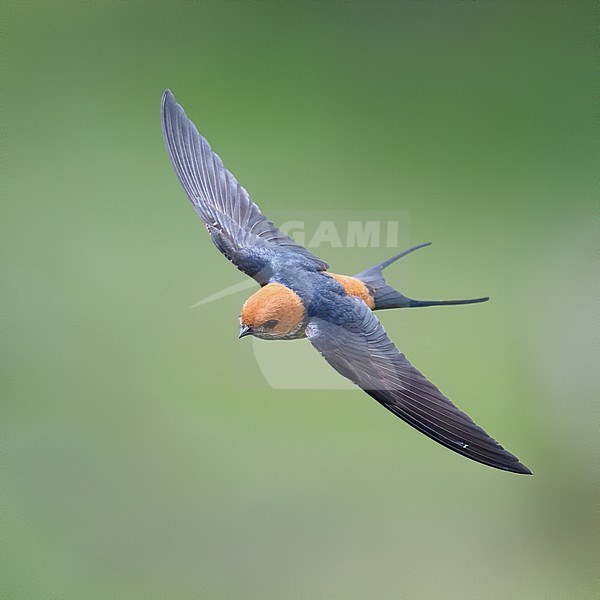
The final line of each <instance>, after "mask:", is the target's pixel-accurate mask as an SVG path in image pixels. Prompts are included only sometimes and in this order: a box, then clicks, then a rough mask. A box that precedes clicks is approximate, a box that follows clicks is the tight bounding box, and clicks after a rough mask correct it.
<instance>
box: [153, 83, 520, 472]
mask: <svg viewBox="0 0 600 600" xmlns="http://www.w3.org/2000/svg"><path fill="white" fill-rule="evenodd" d="M162 122H163V134H164V137H165V142H166V145H167V150H168V151H169V155H170V157H171V162H172V164H173V167H174V168H175V171H176V173H177V175H178V177H179V179H180V181H181V183H182V185H183V187H184V189H185V190H186V192H187V194H188V196H189V198H190V200H191V201H192V204H193V205H194V208H195V209H196V211H197V212H198V214H199V215H200V217H201V218H202V220H203V221H204V223H205V225H206V228H207V230H208V232H209V233H210V235H211V238H212V240H213V242H214V243H215V245H216V246H217V248H219V250H220V251H221V252H222V253H223V254H224V255H225V256H226V257H227V258H228V259H229V260H230V261H231V262H232V263H234V264H235V265H236V266H237V267H238V268H239V269H240V270H241V271H243V272H244V273H246V274H247V275H249V276H251V277H253V278H254V279H255V280H256V281H257V282H258V283H259V284H260V286H261V288H260V289H259V290H258V291H257V292H256V293H255V294H253V295H252V296H251V297H250V298H248V300H247V301H246V302H245V304H244V306H243V307H242V311H241V315H240V337H244V336H246V335H253V336H255V337H257V338H261V339H264V340H295V339H299V338H303V337H307V338H308V339H309V340H310V342H311V344H312V345H313V346H314V347H315V349H316V350H317V351H318V352H319V353H320V354H321V355H322V356H323V357H324V358H325V360H327V362H328V363H329V364H330V365H331V366H332V367H333V368H334V369H335V370H337V371H338V372H339V373H340V374H342V375H343V376H344V377H347V378H348V379H350V380H351V381H353V382H354V383H355V384H357V385H358V386H359V387H361V388H362V389H363V390H364V391H365V392H366V393H367V394H369V395H370V396H372V397H373V398H375V400H377V401H378V402H379V403H380V404H382V405H383V406H384V407H385V408H387V409H388V410H389V411H391V412H392V413H394V414H395V415H396V416H398V417H400V418H401V419H403V420H404V421H406V422H407V423H409V424H410V425H412V426H413V427H414V428H416V429H418V430H419V431H421V432H422V433H424V434H425V435H427V436H428V437H430V438H432V439H434V440H435V441H437V442H438V443H440V444H442V445H444V446H446V447H448V448H450V449H451V450H453V451H455V452H457V453H459V454H462V455H464V456H466V457H468V458H471V459H472V460H475V461H478V462H481V463H484V464H487V465H489V466H492V467H495V468H498V469H502V470H506V471H513V472H516V473H530V471H529V469H528V468H527V467H526V466H525V465H523V464H521V463H520V462H519V461H518V459H517V458H516V457H515V456H514V455H512V454H511V453H510V452H508V451H507V450H505V449H504V448H503V447H502V446H501V445H500V444H499V443H498V442H496V441H495V440H494V439H493V438H491V437H490V436H489V435H488V434H487V433H486V432H485V431H484V430H483V429H481V428H480V427H478V426H477V425H476V424H475V423H474V422H473V421H472V420H471V419H470V418H469V417H468V416H467V415H466V414H465V413H463V412H462V411H460V410H459V409H458V408H457V407H456V406H454V404H452V402H450V400H449V399H448V398H446V397H445V396H444V395H443V394H442V393H441V392H440V390H439V389H438V388H437V387H436V386H435V385H433V384H432V383H431V382H430V381H429V380H428V379H426V378H425V377H424V376H423V375H422V374H421V373H420V372H419V371H418V370H417V369H416V368H415V367H413V366H412V365H411V363H410V362H409V361H408V360H407V359H406V357H405V356H404V354H402V353H400V352H399V351H398V350H397V348H396V347H395V345H394V344H393V342H392V341H391V340H390V338H389V337H388V336H387V334H386V333H385V331H384V329H383V327H382V325H381V323H380V322H379V320H378V319H377V317H376V316H375V314H374V311H376V310H382V309H390V308H400V307H419V306H434V305H447V304H471V303H477V302H484V301H485V300H487V298H475V299H472V300H446V301H420V300H413V299H411V298H408V297H406V296H404V295H403V294H401V293H400V292H398V291H397V290H395V289H394V288H393V287H391V286H390V285H388V284H387V282H386V280H385V278H384V277H383V270H384V269H385V268H386V267H388V266H389V265H390V264H392V263H393V262H394V261H396V260H398V259H399V258H402V257H403V256H405V255H406V254H408V253H410V252H413V251H414V250H417V249H419V248H422V247H424V246H427V245H429V244H420V245H418V246H415V247H413V248H410V249H408V250H405V251H404V252H401V253H400V254H398V255H396V256H394V257H392V258H390V259H389V260H387V261H385V262H383V263H381V264H379V265H376V266H375V267H372V268H371V269H367V270H366V271H363V272H361V273H359V274H357V275H354V276H347V275H338V274H335V273H332V272H330V271H328V267H329V266H328V265H327V263H325V262H324V261H323V260H322V259H320V258H319V257H317V256H315V255H313V254H312V253H311V252H309V251H308V250H307V249H306V248H304V247H303V246H301V245H299V244H298V243H296V242H295V241H294V240H292V239H291V238H289V237H288V236H286V235H285V234H284V233H283V232H281V231H280V230H279V229H277V227H275V225H273V223H271V221H269V220H268V219H267V218H266V217H264V215H263V214H262V213H261V212H260V210H259V209H258V207H257V206H256V204H254V203H253V202H252V200H251V199H250V197H249V196H248V193H247V192H246V190H245V189H244V188H243V187H241V186H240V185H239V183H238V182H237V181H236V179H235V178H234V177H233V175H232V174H231V173H230V172H229V171H227V169H226V168H225V167H224V166H223V163H222V161H221V159H220V158H219V157H218V156H217V155H216V154H215V153H214V152H212V150H211V148H210V146H209V144H208V142H207V141H206V140H205V139H204V138H203V137H202V136H201V135H200V134H199V133H198V131H197V130H196V128H195V126H194V124H193V123H192V122H191V121H190V120H189V119H188V118H187V117H186V115H185V112H184V111H183V109H182V108H181V106H179V105H178V104H177V103H176V101H175V98H174V96H173V95H172V94H171V92H169V91H168V90H167V91H166V92H165V94H164V95H163V103H162Z"/></svg>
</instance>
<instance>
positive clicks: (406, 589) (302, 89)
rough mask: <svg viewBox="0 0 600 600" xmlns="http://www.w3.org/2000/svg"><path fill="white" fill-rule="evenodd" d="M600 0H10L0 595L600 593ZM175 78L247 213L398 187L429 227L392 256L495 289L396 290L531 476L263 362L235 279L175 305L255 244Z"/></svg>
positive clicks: (423, 270)
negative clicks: (173, 157) (242, 320)
mask: <svg viewBox="0 0 600 600" xmlns="http://www.w3.org/2000/svg"><path fill="white" fill-rule="evenodd" d="M596 10H597V9H596V4H595V3H592V2H590V3H587V2H460V3H454V2H399V3H395V4H393V3H386V2H382V3H359V2H356V3H314V2H311V3H309V2H306V3H280V2H276V3H271V2H200V3H195V2H183V3H176V2H173V3H168V2H119V3H116V2H94V3H88V2H81V3H76V2H65V3H58V2H43V3H36V2H11V3H7V2H5V3H3V21H4V32H3V41H2V45H3V46H4V53H3V54H4V57H5V58H4V65H3V72H4V78H3V79H4V88H5V92H4V94H3V100H2V104H3V109H4V110H3V113H2V121H3V175H2V187H3V193H2V200H3V221H4V228H3V229H4V233H3V236H2V238H3V242H2V243H3V259H4V260H3V263H4V265H3V267H4V276H3V282H4V298H5V310H4V311H3V317H4V325H3V330H4V334H3V338H4V339H5V344H4V346H5V348H4V359H3V370H4V377H3V384H4V393H3V397H4V405H3V417H2V428H3V434H2V437H3V451H2V458H3V465H4V468H3V473H4V474H3V484H2V488H3V504H4V506H5V510H4V511H3V519H4V522H3V534H2V546H3V547H4V549H5V559H4V560H3V561H2V562H3V564H2V570H3V573H2V576H1V579H2V581H3V583H2V594H3V595H2V597H3V598H10V599H21V598H22V599H38V598H39V599H46V598H57V599H69V600H70V599H104V598H123V599H129V598H131V599H133V598H169V599H188V598H189V599H193V598H217V599H218V598H269V599H270V598H272V599H287V598H294V599H296V598H335V599H338V598H339V599H348V598H356V599H365V598H369V599H370V598H373V599H379V598H411V599H412V598H416V599H420V598H451V599H455V598H456V599H459V598H460V599H464V598H473V599H475V598H484V597H485V598H501V599H509V598H510V599H513V598H561V599H562V598H568V599H573V598H576V599H579V598H597V597H598V596H599V591H600V590H599V589H598V585H597V582H598V579H597V561H598V552H597V550H598V543H597V538H596V539H595V535H596V534H597V533H598V532H597V531H594V527H595V526H596V525H597V523H598V519H597V514H598V513H597V509H596V505H597V499H598V494H597V492H598V471H597V461H598V456H599V452H598V445H597V423H598V419H597V416H598V411H597V407H596V400H597V391H598V379H597V370H598V359H599V358H600V352H599V348H598V342H597V329H598V328H597V325H598V322H599V316H598V308H597V300H598V297H599V289H598V277H597V259H598V254H599V248H598V244H597V242H596V236H597V231H598V212H597V208H596V207H597V203H596V195H597V173H596V171H595V153H596V150H597V143H596V142H597V134H598V132H597V124H598V120H597V114H596V113H595V109H596V106H595V101H596V97H597V96H596V92H597V88H595V87H594V85H595V84H594V77H595V70H596V67H597V63H596V55H597V50H596V42H597V39H598V37H597V24H598V23H597V19H596ZM166 87H170V88H171V89H172V90H173V92H174V93H175V95H176V96H177V99H178V100H179V101H180V102H181V103H182V104H183V105H184V106H185V108H186V110H187V111H188V114H190V116H191V117H192V118H193V119H194V120H195V122H196V124H197V125H198V126H199V128H200V130H201V131H202V132H203V133H204V135H205V136H206V137H207V138H208V139H209V140H210V141H211V142H212V144H213V146H214V147H215V149H216V150H217V151H218V152H219V153H220V154H221V156H222V157H223V158H224V160H225V163H226V164H227V165H228V166H229V168H230V169H231V170H232V171H233V172H234V173H235V174H236V176H237V177H238V179H239V180H240V181H241V182H242V183H243V184H244V185H245V186H246V187H247V188H248V190H249V191H250V193H251V194H252V196H253V198H254V199H255V200H256V201H257V202H258V203H259V204H260V205H261V207H262V208H263V210H264V211H265V213H266V214H267V215H278V214H282V211H285V214H290V215H294V214H296V215H297V218H298V219H302V218H303V215H304V214H305V213H306V214H309V213H310V214H311V215H313V214H314V211H318V210H321V209H323V210H325V209H327V210H328V211H329V214H335V213H336V211H338V214H339V215H340V219H342V220H345V219H346V218H347V216H348V215H352V214H355V212H356V211H364V210H370V209H372V210H373V211H398V214H399V215H408V218H409V219H410V228H409V230H410V239H409V240H403V242H404V241H406V242H407V243H417V242H421V241H427V240H432V241H434V245H433V246H432V248H430V249H427V250H423V251H421V252H420V253H418V254H417V255H414V256H413V257H411V258H410V259H407V260H406V262H405V263H403V264H401V265H399V266H396V267H394V270H393V271H392V272H390V280H391V281H392V282H394V283H397V284H398V285H399V287H401V289H403V290H404V291H405V292H406V293H408V294H409V295H412V296H414V297H420V298H432V297H433V298H436V297H461V296H463V297H464V296H465V295H467V296H468V295H478V294H489V295H490V296H491V297H492V301H491V302H490V303H488V304H484V305H480V306H473V307H462V308H454V309H452V308H446V309H427V310H422V311H403V312H402V311H396V312H395V313H394V312H389V313H387V314H384V315H382V320H383V322H384V324H385V326H386V329H387V330H388V332H389V333H390V336H391V337H392V338H393V339H394V340H395V341H396V342H397V344H398V345H399V346H400V347H401V349H402V350H404V351H405V352H406V353H407V354H408V356H409V357H410V358H411V360H412V361H413V362H414V363H415V364H416V365H418V366H419V367H420V368H422V369H423V371H424V372H425V373H426V374H428V375H429V376H430V377H431V378H432V379H433V380H434V381H435V382H436V383H437V384H438V385H439V386H440V387H441V388H442V389H443V390H444V391H445V392H446V394H447V395H449V396H450V397H451V398H453V399H454V400H455V402H456V403H457V404H458V405H459V406H461V407H462V408H463V409H465V410H466V411H467V412H469V413H470V414H471V415H472V416H473V417H474V418H475V419H476V420H477V421H478V422H479V423H480V424H481V425H483V426H484V427H485V428H486V429H488V430H489V431H490V433H492V434H493V435H495V436H496V437H497V438H498V439H499V440H500V441H501V442H502V443H503V444H504V445H506V446H507V447H508V448H509V449H510V450H512V451H513V452H515V453H516V454H517V455H518V456H519V457H520V458H522V459H523V461H524V462H525V463H526V464H527V465H529V466H530V467H531V468H532V470H533V471H534V473H535V475H534V476H533V477H520V476H515V475H511V474H507V473H502V472H499V471H496V470H492V469H489V468H486V467H483V466H481V465H478V464H476V463H473V462H471V461H468V460H465V459H463V458H461V457H459V456H457V455H455V454H453V453H451V452H448V451H447V450H445V449H444V448H442V447H440V446H438V445H436V444H434V443H433V442H431V441H430V440H428V439H426V438H425V437H424V436H421V435H420V434H418V433H417V432H415V431H414V430H412V429H411V428H409V427H408V426H406V425H404V424H403V423H402V422H400V421H399V420H397V419H394V418H393V417H392V415H390V414H388V413H387V412H386V411H384V410H382V409H381V408H380V407H378V406H377V405H376V403H375V402H373V401H372V400H370V399H369V398H368V397H367V396H365V395H364V394H362V393H361V392H360V391H327V390H321V391H319V390H278V389H272V388H271V387H269V386H268V385H267V384H266V383H265V381H264V379H263V378H262V376H261V372H260V368H259V365H257V362H256V358H255V355H254V353H253V351H252V344H245V343H244V342H247V341H248V340H244V341H243V342H238V341H237V339H236V335H237V316H238V314H239V310H240V306H241V303H242V302H243V300H244V299H245V297H246V296H247V295H249V292H246V293H239V294H235V295H232V296H230V297H227V298H225V299H223V300H221V301H219V302H216V303H212V304H208V305H206V306H203V307H200V308H197V309H194V310H190V309H189V307H190V306H191V305H192V304H193V303H194V302H196V301H197V300H198V299H200V298H202V297H205V296H207V295H209V294H211V293H213V292H215V291H218V290H220V289H221V288H223V287H226V286H229V285H233V284H235V283H237V282H239V281H242V280H243V276H242V275H241V274H240V273H238V272H237V271H236V270H235V269H234V268H233V267H232V266H231V265H229V264H228V263H227V262H226V261H225V260H224V259H223V258H222V257H221V256H220V255H219V254H218V252H217V251H216V250H215V249H214V248H213V246H212V244H211V242H210V240H209V238H208V236H207V235H206V233H205V231H204V230H203V227H202V226H201V223H200V222H199V221H198V219H197V217H196V216H195V214H194V213H193V211H192V209H191V208H190V206H189V204H188V202H187V199H186V197H185V195H184V193H183V191H182V189H181V187H180V185H179V183H178V182H177V180H176V177H175V175H174V173H173V171H172V168H171V165H170V164H169V161H168V158H167V155H166V152H165V149H164V146H163V142H162V136H161V131H160V121H159V103H160V96H161V94H162V92H163V90H164V89H165V88H166ZM311 211H312V212H311ZM391 253H392V251H391V250H390V249H386V248H381V249H369V250H368V251H367V250H365V251H360V250H357V249H350V250H348V251H347V252H340V251H336V252H335V253H334V252H329V250H328V249H327V248H326V247H325V248H321V249H319V254H321V255H322V256H323V257H324V258H325V259H331V260H330V262H332V268H333V269H334V270H336V271H338V272H349V273H352V272H356V271H358V270H362V269H363V268H365V267H367V266H370V265H371V264H372V263H374V262H375V261H377V260H381V259H384V258H386V257H387V256H389V255H390V254H391ZM401 282H403V283H401ZM296 343H299V344H306V343H307V342H306V341H303V342H296ZM290 348H291V346H290V345H286V344H285V343H280V344H279V351H280V353H281V356H282V357H283V359H284V360H283V361H282V368H288V369H290V370H298V369H302V365H298V364H297V363H296V362H295V361H293V360H285V358H286V357H288V356H292V354H286V353H288V352H292V350H290ZM307 377H310V376H309V375H307Z"/></svg>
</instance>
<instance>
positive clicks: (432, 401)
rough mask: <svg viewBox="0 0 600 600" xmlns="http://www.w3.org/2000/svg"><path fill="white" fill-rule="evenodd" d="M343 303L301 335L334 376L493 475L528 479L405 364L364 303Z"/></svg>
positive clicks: (512, 458) (513, 461)
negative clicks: (332, 318)
mask: <svg viewBox="0 0 600 600" xmlns="http://www.w3.org/2000/svg"><path fill="white" fill-rule="evenodd" d="M348 301H349V304H348V307H349V308H348V310H347V311H345V312H344V313H343V316H338V317H336V322H333V321H330V320H325V319H322V318H315V319H313V320H312V321H311V322H310V323H309V325H308V327H307V329H306V334H307V336H308V338H309V339H310V341H311V343H312V345H313V346H314V347H315V348H316V349H317V350H318V351H319V352H320V353H321V354H322V355H323V356H324V357H325V360H326V361H327V362H328V363H329V364H330V365H331V366H332V367H333V368H334V369H336V371H338V372H339V373H341V374H342V375H343V376H344V377H347V378H348V379H350V380H351V381H353V382H354V383H355V384H356V385H358V386H359V387H361V388H362V389H363V390H364V391H365V392H367V394H369V395H370V396H372V397H373V398H375V400H377V401H378V402H379V403H380V404H382V405H383V406H385V408H387V409H388V410H389V411H391V412H393V413H394V414H395V415H396V416H398V417H400V418H401V419H403V420H404V421H406V422H407V423H408V424H409V425H412V426H413V427H414V428H415V429H418V430H419V431H420V432H421V433H424V434H425V435H426V436H428V437H430V438H432V439H433V440H435V441H436V442H438V443H440V444H442V445H444V446H446V447H447V448H450V450H454V452H458V453H459V454H462V455H463V456H466V457H467V458H470V459H472V460H475V461H478V462H480V463H483V464H485V465H489V466H491V467H495V468H497V469H503V470H505V471H513V472H515V473H527V474H530V473H531V471H530V470H529V469H528V468H527V467H526V466H525V465H523V464H521V463H520V462H519V460H518V459H517V458H516V457H515V456H513V455H512V454H511V453H510V452H508V451H507V450H505V449H504V448H503V447H502V446H501V445H500V444H499V443H498V442H497V441H496V440H494V439H493V438H491V437H490V436H489V435H488V434H487V433H486V432H485V431H484V430H483V429H481V427H479V426H477V425H476V424H475V423H474V422H473V421H472V420H471V419H470V418H469V417H468V416H467V415H466V414H465V413H464V412H462V411H460V410H458V408H456V406H454V404H452V402H450V400H448V398H446V396H444V395H443V394H442V393H441V392H440V390H438V388H437V387H436V386H435V385H433V383H431V382H430V381H428V380H427V379H426V378H425V377H424V376H423V375H422V374H421V373H420V372H419V371H418V370H417V369H415V367H413V366H412V365H411V364H410V362H409V361H408V360H407V359H406V357H405V356H404V354H401V353H400V352H399V351H398V349H397V348H396V347H395V346H394V344H393V342H392V341H391V340H390V338H389V337H388V336H387V334H386V333H385V331H384V329H383V327H382V325H381V323H380V322H379V321H378V320H377V318H376V317H375V315H374V314H373V313H372V312H371V310H370V309H369V308H368V307H367V305H366V304H364V302H361V301H360V300H357V299H354V298H348ZM350 303H352V305H351V304H350ZM340 314H341V313H340Z"/></svg>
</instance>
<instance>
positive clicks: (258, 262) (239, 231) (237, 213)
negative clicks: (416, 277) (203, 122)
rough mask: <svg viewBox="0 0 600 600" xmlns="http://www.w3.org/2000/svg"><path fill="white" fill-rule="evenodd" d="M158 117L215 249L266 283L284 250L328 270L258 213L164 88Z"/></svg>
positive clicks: (321, 269) (314, 267) (245, 193)
mask: <svg viewBox="0 0 600 600" xmlns="http://www.w3.org/2000/svg"><path fill="white" fill-rule="evenodd" d="M161 117H162V128H163V136H164V138H165V144H166V146H167V150H168V152H169V156H170V158H171V162H172V163H173V167H174V168H175V172H176V173H177V176H178V177H179V181H181V184H182V185H183V187H184V189H185V191H186V193H187V195H188V196H189V198H190V200H191V201H192V204H193V205H194V208H195V209H196V212H197V213H198V214H199V215H200V217H201V218H202V220H203V221H204V223H205V224H206V228H207V229H208V232H209V233H210V235H211V238H212V240H213V241H214V243H215V244H216V246H217V248H219V250H220V251H221V252H222V253H223V254H224V255H225V256H226V257H227V258H228V259H229V260H230V261H231V262H232V263H234V264H235V265H236V266H237V267H238V268H239V269H240V270H241V271H243V272H244V273H246V274H247V275H250V276H251V277H254V279H256V280H257V281H258V282H259V283H260V284H261V285H262V284H265V283H268V281H269V279H270V278H271V276H272V274H273V264H272V263H273V262H274V261H277V259H278V258H281V256H282V254H283V253H287V254H288V255H290V254H291V255H292V256H294V257H296V258H298V259H302V260H303V261H304V262H305V264H306V265H307V266H308V267H309V268H312V269H314V270H319V271H323V270H325V269H327V268H328V265H327V263H325V262H324V261H322V260H321V259H320V258H317V257H316V256H314V255H313V254H311V253H310V252H309V251H308V250H307V249H306V248H304V247H303V246H301V245H300V244H297V243H296V242H295V241H294V240H292V239H291V238H289V237H288V236H287V235H285V234H284V233H283V232H282V231H280V230H279V229H277V227H275V225H273V223H271V221H269V220H268V219H267V218H266V217H265V216H264V215H263V214H262V213H261V212H260V209H259V208H258V206H256V204H254V202H252V200H251V199H250V196H248V192H246V190H245V189H244V188H243V187H242V186H241V185H240V184H239V183H238V182H237V180H236V179H235V177H234V176H233V175H232V174H231V173H230V172H229V171H228V170H227V169H226V168H225V167H224V166H223V161H222V160H221V159H220V158H219V157H218V156H217V155H216V154H215V153H214V152H213V151H212V150H211V147H210V145H209V144H208V142H207V141H206V140H205V139H204V138H203V137H202V136H201V135H200V134H199V133H198V130H197V129H196V127H195V126H194V124H193V123H192V122H191V121H190V120H189V119H188V118H187V116H186V114H185V111H184V110H183V108H181V106H180V105H179V104H177V102H176V100H175V96H173V94H172V93H171V92H170V91H169V90H166V91H165V93H164V94H163V98H162V111H161Z"/></svg>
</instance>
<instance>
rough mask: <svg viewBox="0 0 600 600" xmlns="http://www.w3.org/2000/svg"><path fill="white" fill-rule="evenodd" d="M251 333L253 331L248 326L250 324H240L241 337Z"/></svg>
mask: <svg viewBox="0 0 600 600" xmlns="http://www.w3.org/2000/svg"><path fill="white" fill-rule="evenodd" d="M251 334H252V331H251V330H250V327H248V325H240V335H239V338H243V337H246V336H247V335H251ZM239 338H238V339H239Z"/></svg>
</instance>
